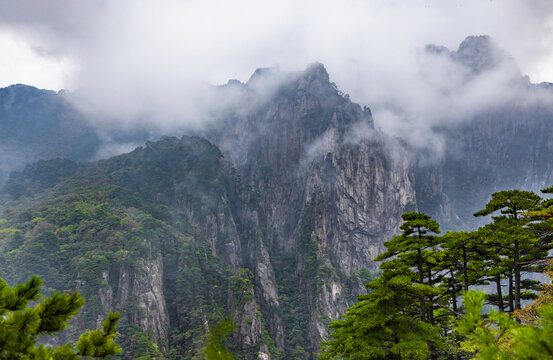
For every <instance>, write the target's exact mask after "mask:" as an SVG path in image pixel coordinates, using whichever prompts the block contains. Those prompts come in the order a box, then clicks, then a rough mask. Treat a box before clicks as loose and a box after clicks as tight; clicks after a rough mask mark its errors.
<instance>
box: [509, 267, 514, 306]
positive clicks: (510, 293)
mask: <svg viewBox="0 0 553 360" xmlns="http://www.w3.org/2000/svg"><path fill="white" fill-rule="evenodd" d="M513 295H514V294H513V269H509V313H512V312H513V311H515V301H514V296H513Z"/></svg>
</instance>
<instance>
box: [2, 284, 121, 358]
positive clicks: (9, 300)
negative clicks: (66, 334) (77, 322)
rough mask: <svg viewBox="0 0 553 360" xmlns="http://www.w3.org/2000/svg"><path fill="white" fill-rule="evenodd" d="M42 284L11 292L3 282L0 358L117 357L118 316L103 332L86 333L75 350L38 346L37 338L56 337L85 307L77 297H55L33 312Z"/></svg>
mask: <svg viewBox="0 0 553 360" xmlns="http://www.w3.org/2000/svg"><path fill="white" fill-rule="evenodd" d="M41 285H42V280H40V278H38V277H37V276H33V277H32V278H31V279H30V280H29V281H27V282H26V283H22V284H18V285H17V286H16V287H15V288H12V287H10V286H8V285H7V284H6V282H5V281H4V280H3V279H0V316H1V318H0V358H2V359H44V360H47V359H60V360H61V359H67V360H69V359H80V358H92V357H94V358H98V357H106V356H109V355H114V354H117V353H119V352H120V351H121V348H120V347H119V346H118V345H117V344H116V343H115V341H114V339H115V336H116V332H115V327H116V325H117V321H118V320H119V313H109V314H108V317H107V319H106V320H105V321H104V323H103V327H102V329H101V330H93V331H89V332H86V333H84V334H83V335H81V337H80V338H79V340H78V342H77V344H76V345H75V348H74V347H72V346H71V345H69V344H67V345H63V346H58V347H55V348H51V347H45V346H43V345H38V346H37V345H36V343H37V336H39V335H43V334H47V335H52V334H55V333H57V332H59V331H61V330H63V329H65V328H66V326H67V321H68V320H69V319H70V318H71V317H73V316H75V315H76V314H77V313H78V311H79V309H80V308H81V307H82V306H83V304H84V299H83V298H82V297H81V296H80V295H79V294H78V293H76V292H75V293H72V294H61V293H59V292H56V293H54V294H53V295H52V296H51V297H46V298H45V299H44V300H42V301H40V302H39V303H38V304H37V305H35V306H34V307H33V308H30V307H28V305H29V302H31V301H37V300H40V299H41V294H40V286H41Z"/></svg>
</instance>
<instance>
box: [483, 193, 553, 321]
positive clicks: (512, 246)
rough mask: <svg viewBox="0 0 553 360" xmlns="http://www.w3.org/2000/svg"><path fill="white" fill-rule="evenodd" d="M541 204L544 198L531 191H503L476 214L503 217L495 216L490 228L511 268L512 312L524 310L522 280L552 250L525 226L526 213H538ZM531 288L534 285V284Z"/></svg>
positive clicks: (509, 268) (526, 221)
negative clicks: (523, 214)
mask: <svg viewBox="0 0 553 360" xmlns="http://www.w3.org/2000/svg"><path fill="white" fill-rule="evenodd" d="M540 201H541V198H540V197H539V196H538V195H536V194H534V193H533V192H530V191H521V190H506V191H500V192H496V193H493V194H492V198H491V200H490V201H489V202H488V203H487V204H486V207H485V208H484V209H483V210H480V211H478V212H476V213H475V214H474V216H485V215H490V214H493V213H495V212H497V211H500V213H501V214H502V216H497V217H494V218H493V220H494V221H493V224H490V225H489V227H490V230H491V232H492V233H493V237H494V238H495V239H496V240H498V245H499V247H498V248H497V251H498V252H499V253H501V254H503V255H505V257H506V258H505V259H504V264H505V265H506V266H507V268H508V272H507V277H508V279H509V295H510V296H511V298H510V299H509V304H510V311H513V310H514V309H520V308H521V299H522V297H523V296H522V295H523V291H522V290H523V287H524V285H525V283H523V281H522V279H521V274H522V272H524V271H529V270H532V264H534V263H535V262H537V261H540V260H542V259H543V258H544V257H545V256H547V250H548V249H549V248H548V244H541V243H540V241H539V238H538V237H536V236H535V235H534V234H533V233H532V232H530V231H529V230H528V229H527V228H526V227H525V225H527V224H528V223H529V220H528V219H526V218H524V217H522V216H521V214H522V213H523V212H527V211H531V210H536V209H537V208H538V207H539V205H540ZM540 245H543V246H540ZM527 285H528V286H530V287H532V286H533V284H532V283H528V284H527ZM527 295H528V296H531V295H530V294H527Z"/></svg>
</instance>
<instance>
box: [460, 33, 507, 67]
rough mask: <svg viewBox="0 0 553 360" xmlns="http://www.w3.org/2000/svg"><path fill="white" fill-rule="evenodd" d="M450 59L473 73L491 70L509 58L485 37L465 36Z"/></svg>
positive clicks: (489, 38) (490, 39)
mask: <svg viewBox="0 0 553 360" xmlns="http://www.w3.org/2000/svg"><path fill="white" fill-rule="evenodd" d="M451 57H452V58H453V60H455V61H457V62H459V63H462V64H463V65H465V66H467V67H468V68H470V69H471V70H473V71H474V72H475V73H480V72H482V71H486V70H490V69H493V68H495V67H497V66H499V65H500V64H501V63H503V62H504V61H506V60H507V59H508V58H509V57H508V55H507V54H506V53H505V52H504V51H503V50H502V49H501V48H500V47H499V46H498V45H497V44H496V43H495V41H493V39H492V38H491V37H489V36H487V35H480V36H467V37H466V38H465V40H463V42H462V43H461V44H460V45H459V47H458V48H457V51H455V52H453V53H452V54H451Z"/></svg>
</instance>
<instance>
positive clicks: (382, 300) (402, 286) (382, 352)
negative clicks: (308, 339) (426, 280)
mask: <svg viewBox="0 0 553 360" xmlns="http://www.w3.org/2000/svg"><path fill="white" fill-rule="evenodd" d="M381 269H382V270H383V272H382V276H381V277H380V278H378V279H375V280H373V281H371V282H370V283H369V284H368V285H367V287H368V288H369V289H370V290H372V292H370V293H369V294H367V295H362V296H360V297H359V302H358V303H357V304H356V305H354V306H353V307H352V308H350V309H348V312H347V314H346V315H345V319H342V320H338V321H335V322H334V323H332V324H331V325H330V327H331V329H332V330H334V333H333V334H332V335H331V336H332V339H331V340H329V341H327V342H325V343H323V353H322V354H321V355H320V357H319V359H321V360H329V359H356V360H357V359H359V360H361V359H363V360H371V359H390V360H395V359H398V360H399V359H421V360H423V359H427V357H428V356H429V355H430V349H429V346H428V344H433V348H438V347H441V338H440V335H439V334H440V330H439V328H438V327H437V326H433V325H431V324H429V323H428V322H426V321H422V320H421V318H420V316H419V311H420V310H419V307H420V304H418V299H419V298H420V296H430V295H432V294H429V291H430V292H431V291H432V290H431V289H429V288H428V287H420V286H419V285H417V284H416V280H417V274H416V273H415V272H414V271H412V270H411V269H410V268H409V267H408V266H406V265H405V264H403V263H402V261H401V260H399V259H394V260H391V261H388V262H385V263H383V264H382V265H381Z"/></svg>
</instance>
